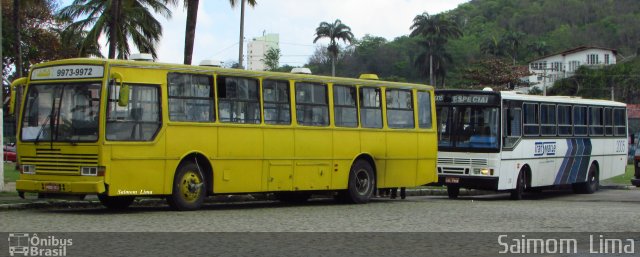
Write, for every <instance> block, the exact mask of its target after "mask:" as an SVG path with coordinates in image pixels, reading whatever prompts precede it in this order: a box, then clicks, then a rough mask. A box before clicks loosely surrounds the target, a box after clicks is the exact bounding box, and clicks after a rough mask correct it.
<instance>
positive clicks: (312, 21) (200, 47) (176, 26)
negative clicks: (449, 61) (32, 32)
mask: <svg viewBox="0 0 640 257" xmlns="http://www.w3.org/2000/svg"><path fill="white" fill-rule="evenodd" d="M467 1H468V0H257V5H256V6H255V7H254V8H251V7H249V6H247V8H245V33H244V35H245V46H244V49H245V53H246V42H247V41H249V40H252V39H253V38H255V37H259V36H262V35H263V33H265V32H266V33H277V34H279V35H280V49H281V53H282V57H281V58H280V64H281V65H283V64H289V65H292V66H302V65H303V64H305V63H306V62H307V60H308V58H309V56H310V55H312V54H313V51H314V49H315V47H316V46H315V45H314V44H313V39H314V38H315V36H314V34H315V28H316V27H318V25H319V24H320V22H322V21H327V22H330V23H331V22H333V21H335V20H336V19H340V20H342V22H343V23H344V24H346V25H347V26H349V27H351V31H352V32H353V34H354V35H355V36H356V38H362V37H363V36H364V35H365V34H370V35H374V36H381V37H385V38H386V39H388V40H393V39H394V38H395V37H398V36H402V35H407V34H409V33H410V30H409V27H410V26H411V22H412V20H413V18H414V17H415V16H416V15H418V14H421V13H422V12H425V11H426V12H428V13H429V14H437V13H440V12H443V11H447V10H451V9H454V8H455V7H457V6H458V5H459V4H460V3H464V2H467ZM70 2H72V1H71V0H63V5H65V4H68V3H70ZM238 2H240V1H238ZM180 4H181V5H180V6H179V7H173V8H172V11H173V16H172V18H171V19H169V20H167V19H164V18H159V19H160V21H161V22H162V24H163V29H164V30H163V37H162V41H161V42H160V44H159V46H158V47H159V49H158V57H159V61H160V62H169V63H182V59H183V51H184V50H183V49H184V30H185V20H186V13H185V10H184V8H183V6H182V3H180ZM239 31H240V7H239V6H237V7H235V8H231V6H230V5H229V1H228V0H201V1H200V8H199V11H198V23H197V27H196V43H195V47H194V48H195V49H194V53H193V64H198V63H200V61H201V60H203V59H216V60H219V61H222V62H225V63H228V62H237V60H238V46H239V45H238V42H239V37H240V36H239V33H240V32H239ZM327 42H328V41H327V40H321V41H319V42H318V44H327ZM106 50H107V47H105V46H103V51H105V55H106ZM244 62H245V65H246V57H245V61H244Z"/></svg>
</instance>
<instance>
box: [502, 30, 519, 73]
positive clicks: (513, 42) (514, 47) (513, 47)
mask: <svg viewBox="0 0 640 257" xmlns="http://www.w3.org/2000/svg"><path fill="white" fill-rule="evenodd" d="M523 37H524V34H523V33H522V32H519V31H509V32H507V33H506V34H505V35H504V36H503V37H502V39H501V40H500V45H502V47H503V49H504V50H505V52H506V53H507V54H509V56H511V58H512V59H513V65H516V59H517V58H518V51H519V50H520V45H521V44H522V39H523Z"/></svg>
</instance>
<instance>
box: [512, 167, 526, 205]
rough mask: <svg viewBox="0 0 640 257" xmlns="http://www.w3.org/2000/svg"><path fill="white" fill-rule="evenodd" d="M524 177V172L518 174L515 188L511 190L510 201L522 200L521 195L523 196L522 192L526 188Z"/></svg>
mask: <svg viewBox="0 0 640 257" xmlns="http://www.w3.org/2000/svg"><path fill="white" fill-rule="evenodd" d="M526 181H527V180H526V177H525V175H524V172H523V171H522V170H521V171H520V173H518V181H516V188H514V189H512V190H511V200H522V195H523V194H524V190H525V189H526V187H527V182H526Z"/></svg>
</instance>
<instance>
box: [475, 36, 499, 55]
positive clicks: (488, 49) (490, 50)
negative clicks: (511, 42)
mask: <svg viewBox="0 0 640 257" xmlns="http://www.w3.org/2000/svg"><path fill="white" fill-rule="evenodd" d="M480 52H482V53H483V54H489V55H493V56H496V57H498V56H501V55H502V46H501V45H500V40H498V39H497V38H496V37H495V36H491V37H490V38H486V39H485V40H484V41H482V43H480Z"/></svg>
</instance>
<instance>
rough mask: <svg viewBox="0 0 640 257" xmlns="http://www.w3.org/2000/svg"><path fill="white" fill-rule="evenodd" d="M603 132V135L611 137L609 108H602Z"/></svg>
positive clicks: (611, 124) (611, 118)
mask: <svg viewBox="0 0 640 257" xmlns="http://www.w3.org/2000/svg"><path fill="white" fill-rule="evenodd" d="M604 126H605V127H604V131H605V135H607V136H613V116H612V114H611V108H604Z"/></svg>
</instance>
